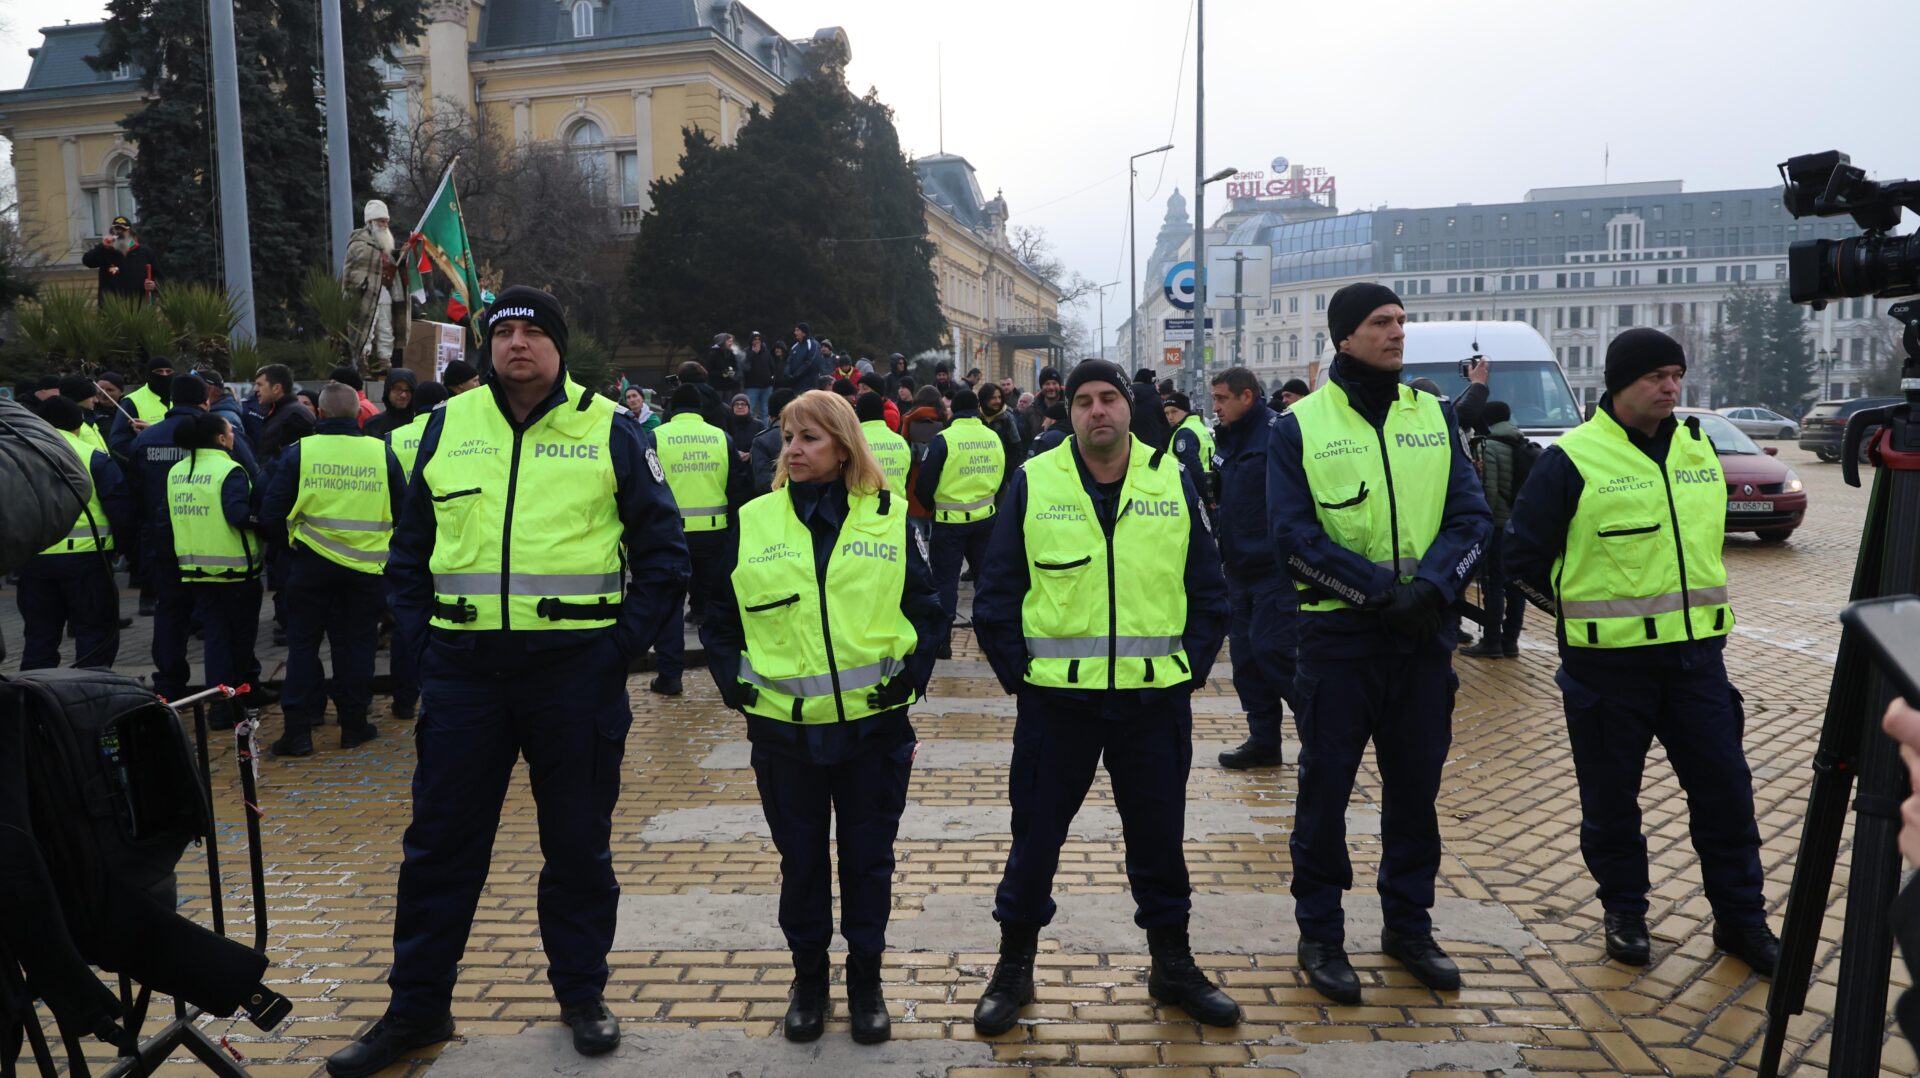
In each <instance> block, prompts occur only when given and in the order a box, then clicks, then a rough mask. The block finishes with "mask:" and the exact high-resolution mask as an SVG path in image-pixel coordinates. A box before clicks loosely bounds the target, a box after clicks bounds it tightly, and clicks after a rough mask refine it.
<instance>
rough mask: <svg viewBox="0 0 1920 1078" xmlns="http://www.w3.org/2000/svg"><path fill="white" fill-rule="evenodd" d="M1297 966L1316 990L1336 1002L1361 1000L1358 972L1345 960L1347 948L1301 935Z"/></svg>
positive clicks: (1347, 1002) (1356, 1001)
mask: <svg viewBox="0 0 1920 1078" xmlns="http://www.w3.org/2000/svg"><path fill="white" fill-rule="evenodd" d="M1300 969H1301V970H1302V971H1304V972H1305V973H1306V975H1307V984H1308V985H1309V986H1311V987H1312V988H1313V990H1314V991H1315V992H1318V993H1320V994H1321V995H1323V996H1325V997H1327V998H1328V999H1330V1000H1332V1001H1334V1002H1335V1003H1346V1004H1355V1003H1359V1002H1360V975H1359V974H1357V973H1355V972H1353V963H1351V962H1349V961H1347V949H1346V948H1345V947H1343V946H1341V945H1340V944H1338V943H1329V942H1327V941H1326V940H1314V939H1307V938H1306V937H1304V936H1303V937H1301V939H1300Z"/></svg>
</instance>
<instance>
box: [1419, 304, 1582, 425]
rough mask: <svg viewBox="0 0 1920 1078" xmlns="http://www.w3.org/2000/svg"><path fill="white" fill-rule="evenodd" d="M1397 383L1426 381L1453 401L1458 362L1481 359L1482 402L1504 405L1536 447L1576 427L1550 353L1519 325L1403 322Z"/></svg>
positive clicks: (1576, 412) (1573, 405)
mask: <svg viewBox="0 0 1920 1078" xmlns="http://www.w3.org/2000/svg"><path fill="white" fill-rule="evenodd" d="M1406 328H1407V348H1406V354H1405V361H1406V366H1405V367H1404V368H1403V369H1402V371H1401V374H1400V380H1401V381H1403V382H1411V381H1413V380H1414V379H1416V378H1431V379H1433V381H1434V384H1435V385H1438V386H1439V387H1440V392H1442V393H1445V394H1446V395H1447V396H1449V397H1458V396H1459V395H1460V394H1461V392H1463V391H1464V390H1465V389H1466V388H1467V379H1466V377H1465V376H1464V375H1462V374H1461V373H1460V361H1461V360H1464V359H1469V358H1471V357H1473V356H1485V357H1486V359H1487V364H1488V366H1487V399H1489V400H1497V401H1506V402H1507V405H1508V406H1509V407H1511V408H1512V409H1513V422H1514V425H1516V426H1518V427H1519V428H1520V430H1521V431H1522V432H1523V433H1525V434H1526V435H1527V436H1528V437H1529V438H1532V439H1533V440H1534V441H1536V442H1539V443H1541V444H1542V445H1545V444H1548V443H1550V442H1552V441H1553V440H1554V439H1556V438H1558V437H1559V436H1561V435H1562V434H1565V433H1566V432H1567V431H1569V430H1572V429H1573V428H1574V427H1577V426H1579V425H1580V420H1581V413H1580V405H1579V403H1578V402H1577V401H1576V400H1575V399H1574V396H1573V390H1571V389H1569V388H1568V387H1567V376H1566V373H1565V372H1563V371H1562V370H1561V369H1560V362H1559V360H1557V359H1555V358H1554V356H1553V349H1552V348H1549V347H1548V346H1547V342H1546V340H1545V339H1543V338H1542V337H1541V336H1540V334H1539V333H1538V332H1536V331H1535V330H1534V328H1533V327H1532V326H1530V325H1528V324H1526V323H1525V322H1408V323H1407V327H1406Z"/></svg>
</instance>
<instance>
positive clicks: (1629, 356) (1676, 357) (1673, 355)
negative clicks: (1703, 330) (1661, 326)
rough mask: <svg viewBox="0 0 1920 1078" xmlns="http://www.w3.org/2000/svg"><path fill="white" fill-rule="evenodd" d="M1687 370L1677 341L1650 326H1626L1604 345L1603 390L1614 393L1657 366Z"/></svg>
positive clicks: (1681, 349) (1685, 358)
mask: <svg viewBox="0 0 1920 1078" xmlns="http://www.w3.org/2000/svg"><path fill="white" fill-rule="evenodd" d="M1668 366H1677V367H1679V368H1680V369H1681V370H1683V371H1684V370H1686V369H1687V353H1686V350H1685V349H1683V348H1681V347H1680V342H1679V341H1676V340H1674V339H1673V338H1672V337H1669V336H1667V335H1666V334H1664V333H1662V332H1660V331H1659V330H1657V329H1654V328H1652V327H1650V326H1640V327H1637V328H1635V329H1630V330H1628V331H1626V332H1625V333H1622V334H1621V335H1619V336H1618V337H1615V338H1614V339H1613V341H1612V343H1610V344H1608V345H1607V392H1609V393H1618V392H1620V391H1621V390H1623V389H1625V388H1627V387H1628V386H1630V385H1632V384H1633V383H1634V382H1635V381H1637V380H1638V379H1639V378H1640V376H1641V375H1643V374H1646V373H1647V372H1648V371H1654V370H1659V369H1660V368H1661V367H1668Z"/></svg>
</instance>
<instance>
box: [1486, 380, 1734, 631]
mask: <svg viewBox="0 0 1920 1078" xmlns="http://www.w3.org/2000/svg"><path fill="white" fill-rule="evenodd" d="M1600 407H1601V408H1603V409H1605V410H1606V412H1607V414H1608V415H1612V414H1613V398H1612V397H1611V396H1603V397H1601V398H1600ZM1678 428H1679V424H1678V423H1675V422H1674V421H1673V420H1672V419H1671V418H1669V419H1668V420H1667V421H1666V422H1665V423H1662V424H1661V425H1660V430H1659V431H1658V433H1656V434H1654V436H1653V437H1651V438H1649V437H1647V436H1646V435H1645V434H1642V433H1641V432H1640V431H1639V430H1637V429H1635V428H1633V427H1629V426H1627V425H1625V424H1624V423H1623V424H1621V429H1622V430H1625V431H1626V432H1627V440H1628V441H1630V442H1632V443H1633V444H1634V446H1635V447H1637V448H1638V449H1639V450H1640V451H1641V452H1643V453H1645V454H1646V455H1647V458H1648V459H1649V460H1652V461H1653V462H1654V463H1656V464H1658V465H1660V466H1661V467H1662V468H1663V469H1664V468H1665V467H1666V461H1667V449H1668V447H1669V446H1671V445H1672V443H1673V439H1674V437H1675V431H1676V430H1677V429H1678ZM1679 436H1680V437H1683V438H1684V437H1689V436H1690V435H1689V434H1686V433H1682V434H1680V435H1679ZM1700 437H1703V438H1704V437H1706V435H1704V434H1702V435H1700ZM1585 489H1586V480H1584V479H1582V478H1581V477H1580V469H1579V468H1577V467H1575V466H1574V463H1573V458H1572V457H1569V456H1567V454H1566V451H1565V450H1563V449H1561V448H1560V447H1559V446H1557V445H1555V446H1548V447H1547V450H1546V452H1544V453H1542V454H1540V459H1539V460H1536V461H1534V463H1533V468H1532V470H1530V471H1529V472H1528V473H1527V483H1526V485H1525V486H1523V487H1521V488H1520V493H1519V496H1518V497H1516V498H1515V499H1514V503H1513V513H1512V515H1511V516H1509V517H1508V518H1507V527H1506V531H1505V532H1504V533H1503V534H1502V535H1501V537H1500V565H1501V569H1502V571H1503V572H1504V573H1505V575H1506V576H1507V577H1508V578H1509V579H1511V580H1516V581H1518V582H1520V583H1521V584H1523V585H1524V586H1525V587H1526V588H1527V589H1529V590H1531V591H1533V592H1535V593H1537V594H1539V595H1543V596H1547V597H1549V598H1551V597H1552V596H1553V595H1554V594H1555V589H1554V586H1553V563H1554V561H1555V559H1557V558H1559V557H1560V553H1561V552H1562V551H1563V550H1565V549H1566V548H1567V529H1568V528H1569V527H1570V526H1572V524H1573V514H1574V512H1575V511H1576V510H1577V509H1579V508H1580V494H1581V492H1582V491H1584V490H1585ZM1554 636H1555V638H1556V639H1557V640H1558V641H1559V644H1560V658H1561V660H1562V661H1563V662H1565V663H1567V664H1568V665H1572V666H1586V667H1612V668H1616V669H1617V668H1621V667H1638V668H1645V667H1649V666H1661V667H1678V668H1683V669H1692V668H1693V667H1695V666H1698V665H1700V664H1701V663H1702V662H1709V661H1711V660H1712V659H1713V658H1714V657H1715V656H1717V655H1719V654H1720V652H1721V651H1723V650H1724V649H1725V648H1726V643H1727V639H1726V637H1724V636H1716V637H1714V638H1712V639H1710V640H1681V641H1676V642H1674V643H1671V644H1650V645H1648V646H1646V647H1640V648H1571V647H1568V646H1567V631H1566V624H1565V623H1564V622H1560V621H1559V620H1558V619H1557V618H1556V619H1555V625H1554Z"/></svg>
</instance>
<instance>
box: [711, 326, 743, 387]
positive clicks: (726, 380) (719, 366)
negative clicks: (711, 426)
mask: <svg viewBox="0 0 1920 1078" xmlns="http://www.w3.org/2000/svg"><path fill="white" fill-rule="evenodd" d="M739 364H740V355H739V352H738V351H737V350H736V346H735V345H734V343H733V334H731V333H716V334H714V335H713V344H712V345H710V346H708V348H707V364H706V366H707V384H709V385H711V386H712V387H713V392H714V393H715V394H716V395H717V396H718V397H719V398H720V399H721V400H722V401H728V400H732V399H733V395H734V393H735V392H737V391H738V390H739V388H740V377H739Z"/></svg>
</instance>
